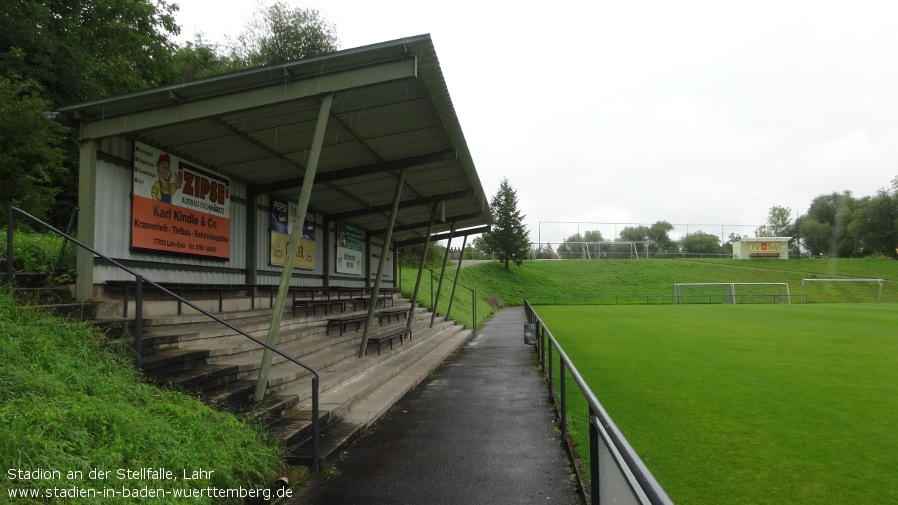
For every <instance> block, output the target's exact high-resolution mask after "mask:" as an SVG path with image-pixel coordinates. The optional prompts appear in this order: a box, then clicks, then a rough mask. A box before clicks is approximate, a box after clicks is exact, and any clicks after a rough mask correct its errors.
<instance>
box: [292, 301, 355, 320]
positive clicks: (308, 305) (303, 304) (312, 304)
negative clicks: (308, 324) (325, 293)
mask: <svg viewBox="0 0 898 505" xmlns="http://www.w3.org/2000/svg"><path fill="white" fill-rule="evenodd" d="M343 303H344V302H343V301H340V300H294V301H293V317H296V309H301V308H304V309H306V317H309V309H312V315H318V307H324V313H325V314H328V313H330V309H331V307H332V306H335V305H338V306H339V307H340V312H343V309H344V308H345V306H344V305H343Z"/></svg>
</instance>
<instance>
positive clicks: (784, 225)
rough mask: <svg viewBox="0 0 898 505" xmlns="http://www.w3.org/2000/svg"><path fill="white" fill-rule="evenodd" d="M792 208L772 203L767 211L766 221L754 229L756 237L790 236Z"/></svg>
mask: <svg viewBox="0 0 898 505" xmlns="http://www.w3.org/2000/svg"><path fill="white" fill-rule="evenodd" d="M794 228H795V227H794V226H793V224H792V209H790V208H789V207H780V206H778V205H774V206H773V207H770V211H769V212H768V213H767V223H766V224H764V225H763V226H760V227H759V228H758V229H757V230H755V236H757V237H791V236H793V234H794V231H795V230H794Z"/></svg>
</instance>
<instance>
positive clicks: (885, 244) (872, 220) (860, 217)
mask: <svg viewBox="0 0 898 505" xmlns="http://www.w3.org/2000/svg"><path fill="white" fill-rule="evenodd" d="M849 230H850V231H849V233H850V235H851V236H853V237H856V239H857V242H858V244H859V249H860V251H859V252H860V254H861V255H863V256H869V255H871V254H882V255H886V256H892V257H894V256H896V251H895V248H896V247H898V198H896V196H895V195H894V194H892V193H890V192H888V191H886V190H885V189H880V190H879V191H877V192H876V195H875V196H873V197H868V198H864V199H862V200H861V201H860V202H859V205H858V207H857V209H856V210H855V213H854V219H853V220H852V223H851V224H850V225H849Z"/></svg>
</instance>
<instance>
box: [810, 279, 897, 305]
mask: <svg viewBox="0 0 898 505" xmlns="http://www.w3.org/2000/svg"><path fill="white" fill-rule="evenodd" d="M884 282H885V281H884V280H883V279H802V280H801V299H802V301H804V302H805V303H827V302H829V303H839V302H872V301H873V300H876V301H877V302H881V301H882V285H883V283H884Z"/></svg>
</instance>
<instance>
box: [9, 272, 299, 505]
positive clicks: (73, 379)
mask: <svg viewBox="0 0 898 505" xmlns="http://www.w3.org/2000/svg"><path fill="white" fill-rule="evenodd" d="M100 342H101V337H100V336H99V335H98V334H97V333H95V332H93V331H91V330H89V329H88V328H87V327H85V326H84V325H82V324H80V323H69V322H66V321H63V320H60V319H58V318H55V317H51V316H48V315H44V314H41V313H39V312H35V311H29V310H23V309H21V308H20V307H18V306H17V305H16V304H15V302H14V300H13V299H12V296H11V295H10V293H9V292H8V291H6V290H2V291H0V363H3V365H2V366H0V426H3V428H2V429H3V436H2V437H0V467H2V468H3V469H4V472H7V471H8V470H15V469H22V470H28V471H31V470H35V469H42V470H50V471H53V470H58V471H60V472H62V479H58V480H54V479H51V480H36V481H35V480H31V481H23V480H18V481H17V480H13V479H10V478H8V477H9V474H8V473H6V474H4V478H3V479H2V480H0V482H2V484H0V493H2V494H0V502H3V503H9V502H13V503H16V501H12V500H10V499H9V497H8V494H7V491H8V490H9V489H11V488H16V487H23V488H31V489H46V488H53V487H59V488H72V487H74V486H77V487H79V488H83V489H102V488H104V487H115V488H118V489H120V488H121V487H122V486H127V487H129V488H132V489H133V488H141V487H144V486H149V487H150V488H156V487H162V488H166V489H173V488H175V487H180V488H182V489H183V488H188V487H195V488H203V487H208V486H213V487H217V488H237V487H238V486H241V485H242V486H244V487H248V486H251V487H256V486H259V485H264V484H267V483H270V482H272V479H274V478H276V477H277V475H278V474H277V472H278V471H279V470H280V465H281V463H280V462H281V461H282V460H281V457H280V450H279V448H278V447H277V446H276V445H275V444H273V443H272V442H270V441H269V440H267V438H266V437H265V435H264V434H263V433H262V431H261V430H260V429H259V428H257V427H256V428H254V427H250V426H248V425H247V424H245V423H244V422H242V421H240V420H238V419H236V418H235V417H234V416H232V415H229V414H224V413H221V412H218V411H216V410H214V409H212V408H210V407H208V406H206V405H204V404H203V403H202V402H200V401H199V400H197V399H196V398H193V397H191V396H188V395H185V394H182V393H178V392H174V391H170V390H164V389H159V388H156V387H152V386H149V385H147V384H145V383H143V382H141V381H140V380H139V378H138V377H137V376H136V375H135V372H134V370H133V367H132V366H131V365H130V364H129V362H128V358H127V351H125V352H122V353H118V354H116V353H113V352H110V351H108V350H106V349H104V348H102V347H101V345H100ZM144 467H152V468H158V467H164V468H168V469H171V470H173V471H174V472H175V473H176V474H177V475H181V474H182V472H183V471H184V470H187V471H188V472H190V471H193V470H196V469H199V468H203V469H208V470H214V474H212V476H211V478H210V479H201V480H197V481H193V482H192V483H187V482H185V481H183V480H178V481H175V480H166V481H153V480H117V479H112V480H98V479H90V478H89V477H88V476H89V471H90V470H92V469H101V470H112V471H113V475H114V472H115V471H116V470H118V469H139V468H144ZM75 470H80V471H83V472H84V476H83V478H73V479H71V480H69V479H67V478H66V477H67V476H66V472H68V471H75ZM263 487H264V486H263ZM76 501H77V500H71V499H65V498H60V499H55V500H47V499H42V500H40V501H34V502H33V503H74V502H76ZM125 501H127V500H125ZM90 502H91V503H98V504H102V503H110V504H111V503H122V502H123V499H122V498H108V499H101V498H98V499H94V500H91V501H90ZM153 502H154V503H177V501H176V500H174V499H173V498H172V499H168V500H166V499H160V500H154V501H153ZM234 502H235V503H239V502H240V500H235V501H234ZM18 503H32V502H30V501H25V500H21V501H19V502H18ZM191 503H226V502H224V501H222V500H220V499H219V500H211V499H205V500H202V499H197V500H191Z"/></svg>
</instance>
